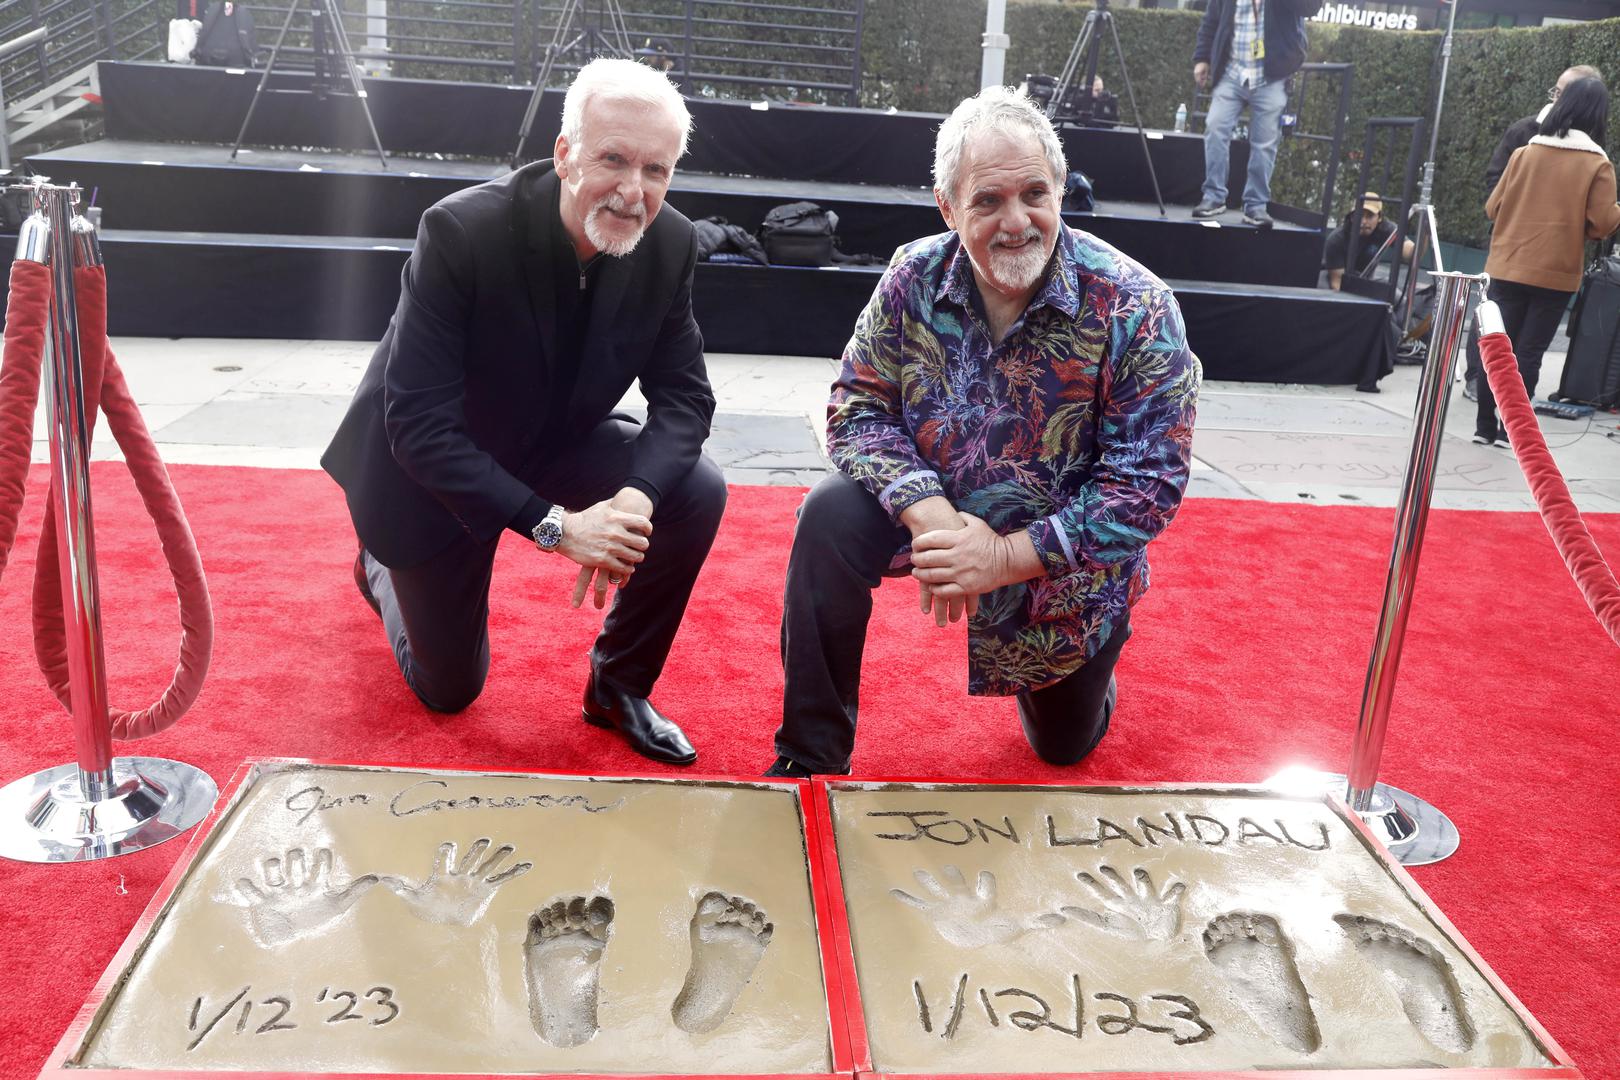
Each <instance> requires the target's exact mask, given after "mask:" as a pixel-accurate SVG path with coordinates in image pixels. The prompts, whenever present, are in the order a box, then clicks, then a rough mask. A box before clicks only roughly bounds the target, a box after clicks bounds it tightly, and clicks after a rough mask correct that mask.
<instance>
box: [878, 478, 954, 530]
mask: <svg viewBox="0 0 1620 1080" xmlns="http://www.w3.org/2000/svg"><path fill="white" fill-rule="evenodd" d="M936 495H938V496H941V497H943V496H944V495H945V485H943V484H941V483H940V482H939V474H938V473H936V472H934V471H933V470H931V469H919V470H917V471H916V472H909V473H906V475H904V476H902V477H901V478H900V479H898V480H896V481H895V482H894V483H892V484H890V485H889V486H888V487H886V488H884V489H883V490H882V491H880V492H879V493H878V502H880V503H882V504H883V509H885V510H887V511H888V512H889V517H891V518H893V519H894V520H895V521H899V520H900V513H901V511H903V510H904V509H905V508H906V507H908V506H910V505H911V504H912V503H919V502H922V501H923V500H924V499H931V498H933V497H934V496H936Z"/></svg>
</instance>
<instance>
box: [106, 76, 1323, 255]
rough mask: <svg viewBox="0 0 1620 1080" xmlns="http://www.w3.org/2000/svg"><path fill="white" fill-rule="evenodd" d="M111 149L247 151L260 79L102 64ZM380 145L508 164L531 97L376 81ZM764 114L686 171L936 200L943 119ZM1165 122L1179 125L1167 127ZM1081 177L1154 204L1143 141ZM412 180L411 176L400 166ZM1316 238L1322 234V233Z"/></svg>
mask: <svg viewBox="0 0 1620 1080" xmlns="http://www.w3.org/2000/svg"><path fill="white" fill-rule="evenodd" d="M99 74H100V79H101V96H102V100H103V102H104V105H105V109H106V119H107V135H108V136H109V137H111V138H114V139H128V140H133V141H137V142H194V143H215V144H223V145H225V146H229V145H230V144H231V143H233V142H235V141H236V132H237V129H238V128H239V127H240V126H241V123H242V117H243V116H245V115H247V109H248V104H249V103H250V102H251V101H252V99H253V89H254V87H255V86H256V85H257V84H258V80H259V73H258V72H256V71H235V72H233V71H230V70H227V69H225V68H206V67H190V66H180V65H172V64H136V63H118V62H112V61H108V62H104V63H102V64H100V65H99ZM308 85H309V78H308V77H307V76H302V75H298V74H285V75H284V74H282V73H280V72H277V74H276V75H275V77H274V78H273V79H272V81H271V86H272V87H273V88H286V89H298V88H304V87H307V86H308ZM365 86H366V95H367V100H368V102H369V103H370V106H371V114H372V117H373V119H375V121H376V123H377V133H378V135H379V137H380V138H381V139H382V144H383V146H384V147H386V148H387V149H389V150H391V151H400V152H403V153H416V154H442V155H454V156H460V157H479V158H489V159H493V160H505V159H506V158H507V157H508V156H509V155H510V154H511V152H512V148H513V146H514V145H515V144H516V142H517V133H518V128H519V126H520V125H521V124H522V121H523V111H524V109H525V108H526V107H527V105H528V102H529V97H530V90H529V88H528V87H514V86H491V85H487V84H482V83H457V82H444V81H432V80H418V79H366V80H365ZM562 97H563V95H562V91H560V90H557V91H548V92H547V93H546V95H545V97H544V99H543V100H542V104H541V108H540V112H539V114H538V115H537V116H536V118H535V123H534V129H533V135H532V139H531V149H532V150H533V151H534V154H533V156H536V157H545V156H547V155H548V154H549V153H550V148H551V143H552V140H553V139H554V138H555V137H556V134H557V126H558V121H559V118H560V117H561V115H562ZM764 104H765V103H764V102H756V103H753V104H750V103H748V102H740V101H715V100H710V99H706V98H692V99H689V100H688V106H689V108H690V109H691V112H692V118H693V128H692V143H691V146H690V148H689V149H688V151H687V155H686V157H685V158H683V159H682V160H681V168H682V169H684V170H687V171H690V172H703V173H718V174H721V175H728V176H763V177H774V178H777V179H783V180H794V181H798V182H800V183H803V182H807V181H815V182H817V183H820V182H833V183H863V184H904V185H911V186H917V187H921V186H925V185H927V184H928V182H929V175H930V170H931V169H932V167H933V163H934V135H935V133H936V132H937V130H938V128H939V122H940V121H941V120H942V119H944V117H943V116H941V115H939V114H937V113H914V112H881V111H878V110H874V109H845V108H837V107H833V106H813V107H795V106H782V105H776V106H771V107H769V108H764V107H763V106H764ZM1164 119H1165V120H1168V119H1169V118H1168V117H1165V118H1164ZM1062 135H1063V143H1064V152H1065V154H1066V156H1067V157H1068V159H1069V165H1070V167H1071V168H1076V169H1081V170H1083V171H1084V172H1085V173H1086V174H1087V175H1088V176H1090V177H1091V180H1092V184H1093V186H1094V188H1095V189H1096V191H1097V194H1098V195H1099V196H1100V197H1101V198H1104V199H1127V200H1151V198H1152V194H1151V190H1152V189H1151V188H1150V186H1149V184H1148V179H1147V168H1146V165H1145V164H1144V163H1143V160H1142V146H1141V137H1140V136H1139V135H1138V134H1137V133H1136V130H1135V129H1134V128H1115V129H1109V128H1078V127H1065V128H1064V129H1063V132H1062ZM249 140H250V142H252V143H254V144H256V145H263V146H295V147H296V146H318V147H328V148H333V149H343V150H369V149H370V148H371V136H370V134H369V133H368V132H367V130H366V128H365V123H364V119H363V117H362V116H361V113H360V111H359V110H358V109H357V108H355V107H354V104H353V103H352V102H347V101H343V100H341V99H331V100H328V101H324V102H323V101H317V100H316V99H315V98H314V97H313V95H309V94H266V95H264V97H263V98H261V99H260V101H259V107H258V111H257V112H256V113H255V114H254V117H253V126H252V128H251V129H250V131H249ZM1148 147H1149V150H1150V152H1151V154H1152V157H1153V167H1154V169H1155V170H1156V171H1157V173H1158V178H1159V186H1160V189H1161V190H1162V191H1163V193H1164V197H1165V199H1166V200H1167V201H1168V202H1171V203H1175V204H1181V205H1187V206H1191V205H1192V204H1193V203H1195V202H1197V201H1198V189H1199V186H1200V184H1202V182H1203V175H1204V149H1203V147H1204V138H1203V136H1202V135H1195V134H1191V133H1176V132H1171V131H1152V132H1149V139H1148ZM400 167H401V168H411V167H413V166H409V165H406V164H405V163H404V162H401V163H400ZM1247 167H1248V144H1247V143H1245V142H1241V141H1240V142H1238V143H1235V144H1234V145H1233V147H1232V161H1231V173H1230V175H1231V177H1232V179H1234V180H1236V181H1237V182H1236V183H1235V184H1229V185H1228V187H1229V188H1231V189H1233V190H1235V191H1241V190H1242V187H1243V184H1242V177H1243V173H1244V170H1245V169H1246V168H1247ZM1307 224H1313V225H1320V222H1319V221H1310V222H1307Z"/></svg>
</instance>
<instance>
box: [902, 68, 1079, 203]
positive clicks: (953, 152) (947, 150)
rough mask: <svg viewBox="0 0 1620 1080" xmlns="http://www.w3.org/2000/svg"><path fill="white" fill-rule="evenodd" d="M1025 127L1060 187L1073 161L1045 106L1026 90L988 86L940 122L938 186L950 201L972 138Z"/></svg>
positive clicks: (936, 166) (936, 157)
mask: <svg viewBox="0 0 1620 1080" xmlns="http://www.w3.org/2000/svg"><path fill="white" fill-rule="evenodd" d="M1019 128H1022V129H1023V130H1024V131H1026V132H1028V133H1029V134H1030V135H1032V136H1034V138H1035V141H1036V142H1038V143H1040V146H1041V151H1042V152H1043V153H1045V155H1046V161H1047V164H1049V165H1051V166H1052V182H1053V184H1055V185H1056V186H1057V189H1058V190H1059V191H1062V190H1063V182H1064V180H1065V179H1067V177H1068V172H1069V165H1068V162H1067V161H1065V160H1064V157H1063V143H1062V142H1061V141H1059V139H1058V136H1057V132H1056V131H1054V130H1053V128H1052V121H1050V120H1048V119H1047V118H1046V114H1045V113H1044V112H1042V111H1041V107H1040V106H1039V105H1037V104H1035V101H1034V99H1033V98H1031V97H1030V96H1029V95H1028V94H1027V93H1025V92H1024V91H1022V90H1015V89H1013V88H1012V87H1010V86H987V87H985V88H984V89H983V90H980V91H979V92H978V93H977V94H974V95H973V96H972V97H970V98H968V99H967V100H966V101H964V102H962V103H961V104H960V105H958V106H957V107H956V108H955V109H954V110H953V111H952V112H951V115H949V116H947V117H946V118H945V122H944V123H943V124H940V125H939V137H938V138H937V139H935V140H934V187H935V188H936V189H938V191H939V192H940V194H941V195H943V196H944V198H945V201H946V202H952V201H954V199H955V197H956V181H957V177H958V174H959V173H960V172H961V169H962V156H963V153H964V151H965V150H966V148H967V144H968V141H969V140H970V139H972V138H973V137H974V136H975V135H978V134H979V133H981V132H984V131H1000V132H1003V133H1007V132H1008V131H1009V129H1019Z"/></svg>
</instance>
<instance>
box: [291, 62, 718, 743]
mask: <svg viewBox="0 0 1620 1080" xmlns="http://www.w3.org/2000/svg"><path fill="white" fill-rule="evenodd" d="M690 126H691V119H690V116H689V114H688V113H687V110H686V107H685V105H684V103H683V102H682V101H681V98H680V95H679V94H678V93H677V92H676V91H675V89H674V87H673V86H672V85H671V84H670V83H669V81H668V79H667V78H665V77H664V76H663V75H662V74H660V73H658V72H655V71H653V70H652V69H651V68H649V67H647V66H645V65H643V64H637V63H635V62H634V61H631V60H598V61H594V62H592V63H590V64H587V65H586V66H585V68H583V69H582V70H581V71H580V73H579V75H578V76H577V77H576V79H575V81H574V83H573V85H572V86H571V87H570V88H569V91H568V94H567V97H566V100H565V103H564V106H563V117H562V131H561V134H560V135H559V136H558V137H557V142H556V148H555V159H554V162H553V161H540V162H536V163H535V164H533V165H529V166H526V167H525V168H523V169H520V170H518V171H516V172H513V173H510V174H508V175H506V176H504V177H501V178H500V179H498V180H493V181H491V182H489V183H486V184H481V185H479V186H477V187H474V188H469V189H467V190H465V191H461V192H457V193H456V194H454V195H451V196H449V197H448V198H446V199H444V200H443V201H441V202H440V203H438V204H437V205H436V206H433V207H431V208H430V209H429V210H428V211H427V213H426V214H424V215H423V216H422V223H421V227H420V229H419V230H418V232H417V237H416V246H415V248H414V249H413V250H412V252H411V257H410V261H409V262H408V263H407V264H406V266H405V271H404V274H403V279H402V283H401V289H400V298H399V307H398V309H397V310H396V311H395V313H394V318H393V321H392V322H391V323H390V324H389V327H388V331H387V333H386V334H384V335H383V339H382V343H381V344H380V345H379V346H378V347H377V351H376V353H375V354H374V355H373V356H372V360H371V365H370V367H369V368H368V369H367V371H366V373H365V376H364V377H363V378H362V379H361V381H360V386H359V389H358V390H357V391H356V392H355V397H354V402H353V404H352V405H351V406H350V408H349V412H348V415H347V416H345V417H344V419H343V422H342V424H341V425H340V426H339V428H338V431H337V435H336V437H334V438H333V440H332V444H331V446H330V447H328V448H327V451H326V454H325V456H324V457H323V458H322V459H321V464H322V465H323V466H324V467H325V468H326V470H327V471H328V472H329V473H331V474H332V476H333V478H334V479H336V480H337V482H338V483H339V484H341V485H342V486H343V489H344V493H345V495H346V496H347V498H348V504H349V511H350V514H351V516H352V518H353V520H354V527H355V531H356V533H358V535H359V538H360V545H361V549H360V553H359V556H358V557H357V558H356V560H355V584H356V585H357V586H358V587H359V589H360V593H361V595H362V596H363V597H364V598H365V599H366V601H367V603H369V604H370V605H371V606H372V607H373V608H374V609H375V610H376V611H377V612H378V614H379V615H381V616H382V620H383V625H384V627H385V628H386V630H387V632H388V638H389V642H390V643H391V645H392V646H393V650H394V656H395V659H396V660H397V661H398V663H399V669H400V671H401V673H402V674H403V675H404V676H405V681H406V683H407V684H409V686H410V687H411V689H412V690H413V691H415V693H416V695H417V697H418V698H420V699H421V700H422V702H423V703H424V704H425V705H427V706H428V707H429V708H431V709H435V710H438V711H442V712H455V711H458V710H460V709H462V708H465V707H466V706H467V705H468V704H470V703H471V702H472V701H473V699H474V698H476V697H477V696H478V694H479V693H480V691H481V690H482V689H483V686H484V679H485V676H486V674H487V673H488V671H489V635H488V626H487V623H488V615H489V589H490V572H491V567H492V564H493V561H494V557H495V547H496V543H497V541H498V540H499V539H500V535H501V532H502V530H505V529H511V530H513V531H514V532H517V533H519V534H520V535H522V536H523V537H524V539H525V540H528V541H532V542H533V543H534V544H535V545H536V547H537V548H538V549H539V552H538V553H537V556H536V557H559V558H567V559H570V560H572V561H573V562H575V563H577V564H579V572H578V574H577V576H576V582H575V587H574V596H573V602H574V604H575V605H576V606H577V605H578V604H579V603H581V602H582V600H583V599H584V597H585V596H587V595H594V600H595V603H596V606H597V607H601V606H603V604H604V603H605V602H606V600H607V598H608V593H609V590H610V589H615V588H616V589H617V590H618V592H617V595H616V597H615V598H614V601H613V605H612V609H611V610H610V611H609V612H608V615H607V618H606V620H605V621H604V623H603V626H602V631H601V633H600V635H599V636H598V637H597V639H596V643H595V645H594V647H593V648H592V650H591V670H590V676H589V679H588V681H587V683H586V688H585V697H584V718H585V720H586V721H587V722H589V723H592V724H595V725H597V726H598V727H608V728H614V729H617V730H618V731H619V732H620V733H621V734H622V735H623V736H624V737H625V738H626V740H627V741H628V742H629V743H630V745H631V746H632V747H633V748H635V749H636V750H637V751H638V752H640V753H642V754H645V755H647V756H648V757H652V758H656V759H658V760H660V761H667V762H672V763H675V764H687V763H689V762H691V761H693V760H695V759H696V757H697V752H696V751H695V750H694V749H693V748H692V745H691V743H690V742H689V741H688V740H687V738H686V736H685V734H684V733H683V732H682V731H681V729H680V728H679V727H678V726H677V725H676V724H675V723H674V722H673V721H671V720H669V719H668V718H667V717H664V716H662V715H661V714H659V713H658V711H657V710H655V709H654V708H653V706H652V705H651V703H650V702H649V701H648V700H647V699H648V697H649V696H650V695H651V693H652V688H653V683H654V682H655V681H656V680H657V678H658V675H659V673H660V671H661V670H662V669H663V665H664V660H665V658H666V657H667V656H668V654H669V648H670V644H671V642H672V641H673V640H674V637H675V632H676V630H677V629H678V628H679V625H680V621H681V616H682V614H683V613H684V611H685V609H686V603H687V599H688V598H689V596H690V595H691V591H692V584H693V581H694V580H695V579H696V577H697V574H698V570H699V569H700V567H701V566H702V564H703V560H704V558H705V556H706V555H707V554H708V551H709V547H710V545H711V544H712V543H713V540H714V534H715V531H716V530H717V529H718V527H719V523H720V515H721V512H722V510H723V509H724V506H725V500H726V488H725V481H724V478H723V476H722V474H721V472H720V470H719V468H718V467H717V466H716V465H715V464H714V462H712V461H711V460H710V459H709V458H707V457H706V456H703V454H702V446H703V442H704V440H705V439H706V438H707V437H708V434H709V422H710V419H711V418H712V416H713V414H714V395H713V392H712V391H711V390H710V388H709V380H708V375H707V373H706V371H705V368H704V363H703V339H702V337H701V335H700V334H699V333H698V328H697V324H696V323H695V322H694V321H693V319H692V268H693V266H694V265H695V263H696V259H697V245H696V240H695V234H694V232H693V229H692V225H691V223H690V222H688V221H687V220H686V218H684V217H682V216H681V215H680V214H679V213H678V212H676V211H675V210H672V209H667V208H663V209H662V212H660V210H661V208H662V207H663V201H664V194H665V191H666V190H667V188H668V186H669V182H670V178H671V175H672V174H673V172H674V168H675V163H676V161H677V160H678V159H679V158H680V156H681V154H682V152H684V150H685V146H686V139H687V135H688V132H689V130H690ZM638 380H639V382H640V385H641V391H642V394H643V395H644V396H645V398H646V400H647V422H646V424H645V425H637V424H636V423H635V422H634V421H633V420H630V419H629V418H627V417H624V416H622V415H619V414H616V413H614V412H613V409H614V406H615V405H617V404H618V402H619V400H620V398H621V397H622V395H623V394H624V393H625V391H626V390H627V389H628V388H629V387H630V385H631V383H632V382H636V381H638ZM565 508H566V509H565ZM548 553H552V554H548ZM529 625H530V626H531V627H533V628H534V629H535V630H536V631H537V632H539V633H544V627H545V619H544V616H543V615H542V614H540V613H536V616H535V618H534V619H533V620H532V621H531V622H530V623H529Z"/></svg>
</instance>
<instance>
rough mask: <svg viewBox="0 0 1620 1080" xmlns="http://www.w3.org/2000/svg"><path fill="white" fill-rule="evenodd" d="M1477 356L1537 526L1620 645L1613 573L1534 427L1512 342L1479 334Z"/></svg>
mask: <svg viewBox="0 0 1620 1080" xmlns="http://www.w3.org/2000/svg"><path fill="white" fill-rule="evenodd" d="M1479 353H1480V356H1481V358H1483V360H1484V361H1485V374H1486V377H1487V378H1489V379H1490V381H1491V393H1492V394H1494V395H1495V396H1496V407H1497V409H1498V410H1500V412H1501V414H1502V423H1503V425H1504V426H1505V427H1506V428H1507V432H1508V441H1509V442H1510V443H1512V444H1513V453H1514V454H1515V456H1517V457H1518V459H1519V468H1520V469H1522V470H1523V471H1524V478H1525V479H1526V480H1527V481H1529V483H1530V491H1531V494H1533V495H1534V496H1535V497H1536V506H1537V507H1539V508H1540V510H1541V520H1542V522H1543V523H1544V524H1545V525H1546V526H1547V531H1548V532H1549V533H1551V534H1552V538H1553V544H1554V545H1555V546H1557V548H1558V554H1560V555H1561V556H1563V558H1564V565H1565V566H1567V567H1569V573H1570V576H1571V577H1573V578H1574V579H1575V584H1576V586H1577V587H1578V588H1579V589H1580V590H1581V595H1582V596H1584V597H1586V604H1587V606H1588V607H1590V608H1591V609H1592V614H1593V615H1596V616H1597V620H1598V622H1599V623H1601V624H1602V625H1603V629H1604V630H1605V631H1607V632H1608V635H1609V637H1610V638H1612V639H1613V640H1614V642H1615V644H1617V645H1620V583H1617V582H1616V581H1615V577H1614V571H1613V570H1611V569H1609V564H1608V563H1607V562H1605V561H1604V559H1603V553H1602V552H1601V551H1599V550H1598V546H1597V543H1596V541H1594V540H1593V539H1592V534H1591V533H1590V532H1588V531H1587V528H1586V522H1584V521H1582V520H1581V513H1580V511H1579V510H1577V509H1575V501H1574V500H1573V499H1571V498H1570V495H1569V487H1568V486H1567V485H1566V484H1565V483H1564V477H1563V474H1562V473H1560V472H1559V471H1558V465H1557V464H1556V463H1555V462H1554V461H1553V458H1552V454H1551V452H1549V451H1548V449H1547V440H1546V438H1545V437H1544V436H1543V435H1542V433H1541V425H1540V424H1538V423H1536V414H1535V411H1534V410H1533V409H1532V408H1531V407H1530V395H1529V394H1527V393H1526V392H1525V389H1524V380H1523V379H1522V378H1520V376H1519V362H1518V360H1517V359H1516V358H1515V357H1514V355H1513V342H1511V341H1510V340H1508V336H1507V335H1506V334H1503V333H1495V334H1483V335H1481V336H1480V339H1479Z"/></svg>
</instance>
